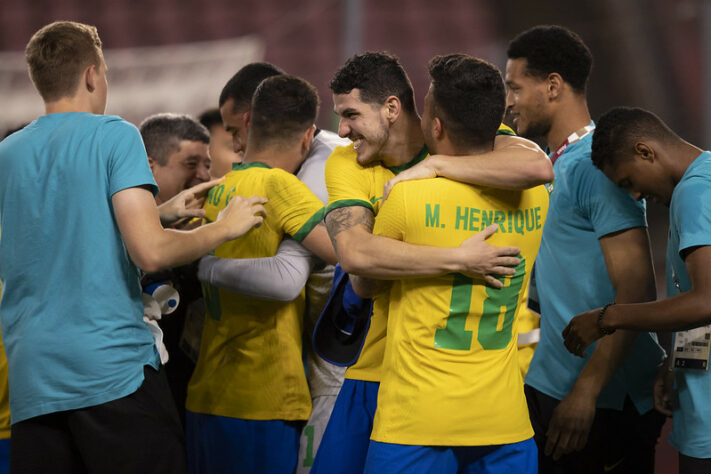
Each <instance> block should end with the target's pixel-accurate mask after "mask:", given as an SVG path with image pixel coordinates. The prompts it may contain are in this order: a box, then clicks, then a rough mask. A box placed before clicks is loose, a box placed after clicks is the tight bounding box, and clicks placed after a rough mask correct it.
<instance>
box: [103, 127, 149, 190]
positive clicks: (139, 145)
mask: <svg viewBox="0 0 711 474" xmlns="http://www.w3.org/2000/svg"><path fill="white" fill-rule="evenodd" d="M101 146H102V151H103V153H104V158H105V159H106V160H107V165H108V179H109V192H110V194H111V195H112V196H113V195H114V194H116V193H117V192H119V191H121V190H123V189H127V188H133V187H137V186H148V187H149V189H150V191H151V192H152V193H153V195H154V196H155V195H156V194H157V193H158V186H157V185H156V182H155V179H154V178H153V173H151V168H150V166H149V165H148V155H146V147H145V146H144V145H143V140H142V139H141V134H140V133H139V132H138V129H137V128H136V127H135V126H134V125H132V124H130V123H128V122H126V121H125V120H122V119H121V118H119V117H106V122H104V124H103V126H102V128H101Z"/></svg>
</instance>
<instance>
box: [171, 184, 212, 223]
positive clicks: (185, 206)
mask: <svg viewBox="0 0 711 474" xmlns="http://www.w3.org/2000/svg"><path fill="white" fill-rule="evenodd" d="M223 180H224V178H218V179H213V180H212V181H207V182H205V183H200V184H197V185H195V186H193V187H192V188H189V189H185V190H183V191H181V192H179V193H178V194H176V195H175V196H173V197H172V198H170V199H169V200H167V201H166V202H164V203H163V204H161V205H160V206H158V213H159V214H160V222H161V224H163V225H164V226H170V225H177V224H179V223H180V222H179V221H181V220H183V219H186V218H187V219H192V218H195V217H203V216H204V215H205V211H204V210H203V208H202V205H203V204H204V203H205V197H206V196H207V192H208V191H209V190H210V188H212V187H213V186H216V185H218V184H220V182H222V181H223Z"/></svg>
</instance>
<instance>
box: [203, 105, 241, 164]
mask: <svg viewBox="0 0 711 474" xmlns="http://www.w3.org/2000/svg"><path fill="white" fill-rule="evenodd" d="M198 121H199V122H200V123H201V124H203V125H204V126H205V128H206V129H207V131H208V132H210V146H209V147H208V151H209V152H210V160H211V162H210V176H212V177H213V178H222V177H223V176H224V175H226V174H227V173H229V172H230V171H232V165H233V164H234V163H240V162H241V161H242V154H241V153H235V151H234V150H233V149H232V134H230V133H229V132H228V131H227V130H225V127H224V126H223V125H222V116H221V115H220V111H219V109H208V110H206V111H204V112H203V113H201V114H200V116H199V117H198Z"/></svg>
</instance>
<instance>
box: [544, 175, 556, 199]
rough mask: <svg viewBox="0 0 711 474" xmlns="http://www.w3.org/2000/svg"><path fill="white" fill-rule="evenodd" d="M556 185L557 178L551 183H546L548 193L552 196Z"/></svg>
mask: <svg viewBox="0 0 711 474" xmlns="http://www.w3.org/2000/svg"><path fill="white" fill-rule="evenodd" d="M554 187H555V178H553V181H551V182H550V183H548V184H546V190H547V191H548V195H549V196H550V195H551V194H553V188H554Z"/></svg>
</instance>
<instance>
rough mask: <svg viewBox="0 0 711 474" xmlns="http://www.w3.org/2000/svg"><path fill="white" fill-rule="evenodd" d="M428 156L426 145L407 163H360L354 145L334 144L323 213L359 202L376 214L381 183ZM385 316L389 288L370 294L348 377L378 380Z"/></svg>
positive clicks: (383, 341)
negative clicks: (363, 332)
mask: <svg viewBox="0 0 711 474" xmlns="http://www.w3.org/2000/svg"><path fill="white" fill-rule="evenodd" d="M427 156H429V153H428V152H427V148H426V147H422V149H421V150H420V151H419V152H418V154H417V155H416V156H415V157H414V158H413V159H412V160H411V161H410V162H409V163H407V164H406V165H403V166H400V167H398V168H386V167H384V166H380V165H374V166H367V167H366V166H361V165H359V164H358V162H357V161H356V151H355V149H353V145H348V146H343V147H337V148H335V149H334V150H333V153H331V156H329V157H328V161H327V162H326V188H327V189H328V207H327V209H326V213H328V212H331V211H332V210H334V209H339V208H342V207H350V206H362V207H365V208H366V209H370V210H371V211H372V212H373V214H374V215H376V216H377V215H378V211H379V210H380V205H381V204H382V200H383V187H384V186H385V183H387V182H388V181H389V180H390V179H392V178H393V177H394V176H395V174H397V173H399V172H400V171H402V170H404V169H407V168H409V167H411V166H414V165H415V164H416V163H419V162H420V161H422V160H423V159H425V157H427ZM387 317H388V291H384V292H381V293H379V294H378V295H376V296H375V298H373V315H372V316H371V318H370V329H368V334H367V335H366V337H365V341H364V342H363V348H362V349H361V352H360V356H359V357H358V360H357V361H356V363H355V364H353V365H352V366H350V367H348V370H346V375H345V377H346V378H347V379H355V380H366V381H368V382H378V381H379V380H380V367H381V365H382V363H383V353H384V352H385V333H386V327H387Z"/></svg>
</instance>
